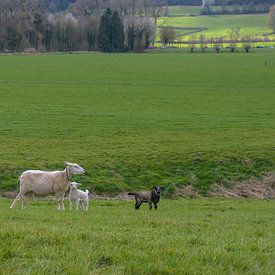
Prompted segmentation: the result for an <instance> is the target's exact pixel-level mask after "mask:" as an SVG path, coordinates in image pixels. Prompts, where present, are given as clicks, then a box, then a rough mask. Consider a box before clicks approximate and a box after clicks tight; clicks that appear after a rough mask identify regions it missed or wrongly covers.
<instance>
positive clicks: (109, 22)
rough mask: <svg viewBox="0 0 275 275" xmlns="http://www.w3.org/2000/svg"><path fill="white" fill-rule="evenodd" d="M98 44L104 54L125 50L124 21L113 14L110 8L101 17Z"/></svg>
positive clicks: (115, 13) (116, 14)
mask: <svg viewBox="0 0 275 275" xmlns="http://www.w3.org/2000/svg"><path fill="white" fill-rule="evenodd" d="M97 44H98V48H99V49H100V50H102V51H103V52H119V51H122V50H123V49H124V29H123V24H122V21H121V19H120V17H119V15H118V13H117V12H116V11H115V12H114V13H113V12H112V11H111V9H110V8H108V9H107V10H106V11H105V13H104V14H103V15H102V17H101V20H100V24H99V30H98V43H97Z"/></svg>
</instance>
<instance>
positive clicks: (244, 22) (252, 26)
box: [158, 14, 273, 40]
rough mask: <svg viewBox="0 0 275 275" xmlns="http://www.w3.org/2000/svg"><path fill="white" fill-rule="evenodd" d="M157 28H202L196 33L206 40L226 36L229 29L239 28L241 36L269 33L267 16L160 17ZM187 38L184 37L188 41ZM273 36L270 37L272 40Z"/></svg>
mask: <svg viewBox="0 0 275 275" xmlns="http://www.w3.org/2000/svg"><path fill="white" fill-rule="evenodd" d="M158 26H173V27H203V28H207V30H205V31H203V32H199V33H197V36H198V35H200V34H204V35H205V36H206V37H207V38H211V37H220V36H226V35H228V31H229V30H230V29H231V28H237V27H240V29H241V31H240V33H241V34H242V35H258V36H261V35H263V34H266V33H271V32H272V31H271V29H269V28H268V25H267V15H265V14H256V15H255V14H254V15H219V16H184V17H161V18H160V19H159V20H158ZM191 36H192V35H189V36H184V37H183V38H184V40H188V39H189V37H191ZM272 37H273V36H270V38H272Z"/></svg>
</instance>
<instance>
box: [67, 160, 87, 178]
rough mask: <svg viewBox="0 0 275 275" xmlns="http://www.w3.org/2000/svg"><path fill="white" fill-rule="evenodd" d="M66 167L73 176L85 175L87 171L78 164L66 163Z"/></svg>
mask: <svg viewBox="0 0 275 275" xmlns="http://www.w3.org/2000/svg"><path fill="white" fill-rule="evenodd" d="M65 165H66V167H67V170H68V171H69V172H70V174H72V175H81V174H84V173H85V169H84V168H83V167H81V166H80V165H78V164H77V163H70V162H67V161H66V162H65Z"/></svg>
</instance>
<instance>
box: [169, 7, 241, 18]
mask: <svg viewBox="0 0 275 275" xmlns="http://www.w3.org/2000/svg"><path fill="white" fill-rule="evenodd" d="M235 8H237V7H236V6H235ZM224 9H225V10H227V11H232V10H234V8H233V7H232V6H225V7H224ZM201 10H202V7H201V6H184V5H183V6H182V5H179V6H168V15H169V16H186V15H187V16H188V15H193V16H194V15H200V13H201ZM211 10H212V11H218V12H220V11H222V8H221V6H212V7H211Z"/></svg>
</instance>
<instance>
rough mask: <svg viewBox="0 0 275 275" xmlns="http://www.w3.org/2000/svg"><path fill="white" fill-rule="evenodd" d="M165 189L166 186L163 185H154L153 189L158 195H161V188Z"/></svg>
mask: <svg viewBox="0 0 275 275" xmlns="http://www.w3.org/2000/svg"><path fill="white" fill-rule="evenodd" d="M164 189H165V187H163V186H153V191H154V192H155V193H156V194H157V195H158V196H160V191H161V190H164Z"/></svg>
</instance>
